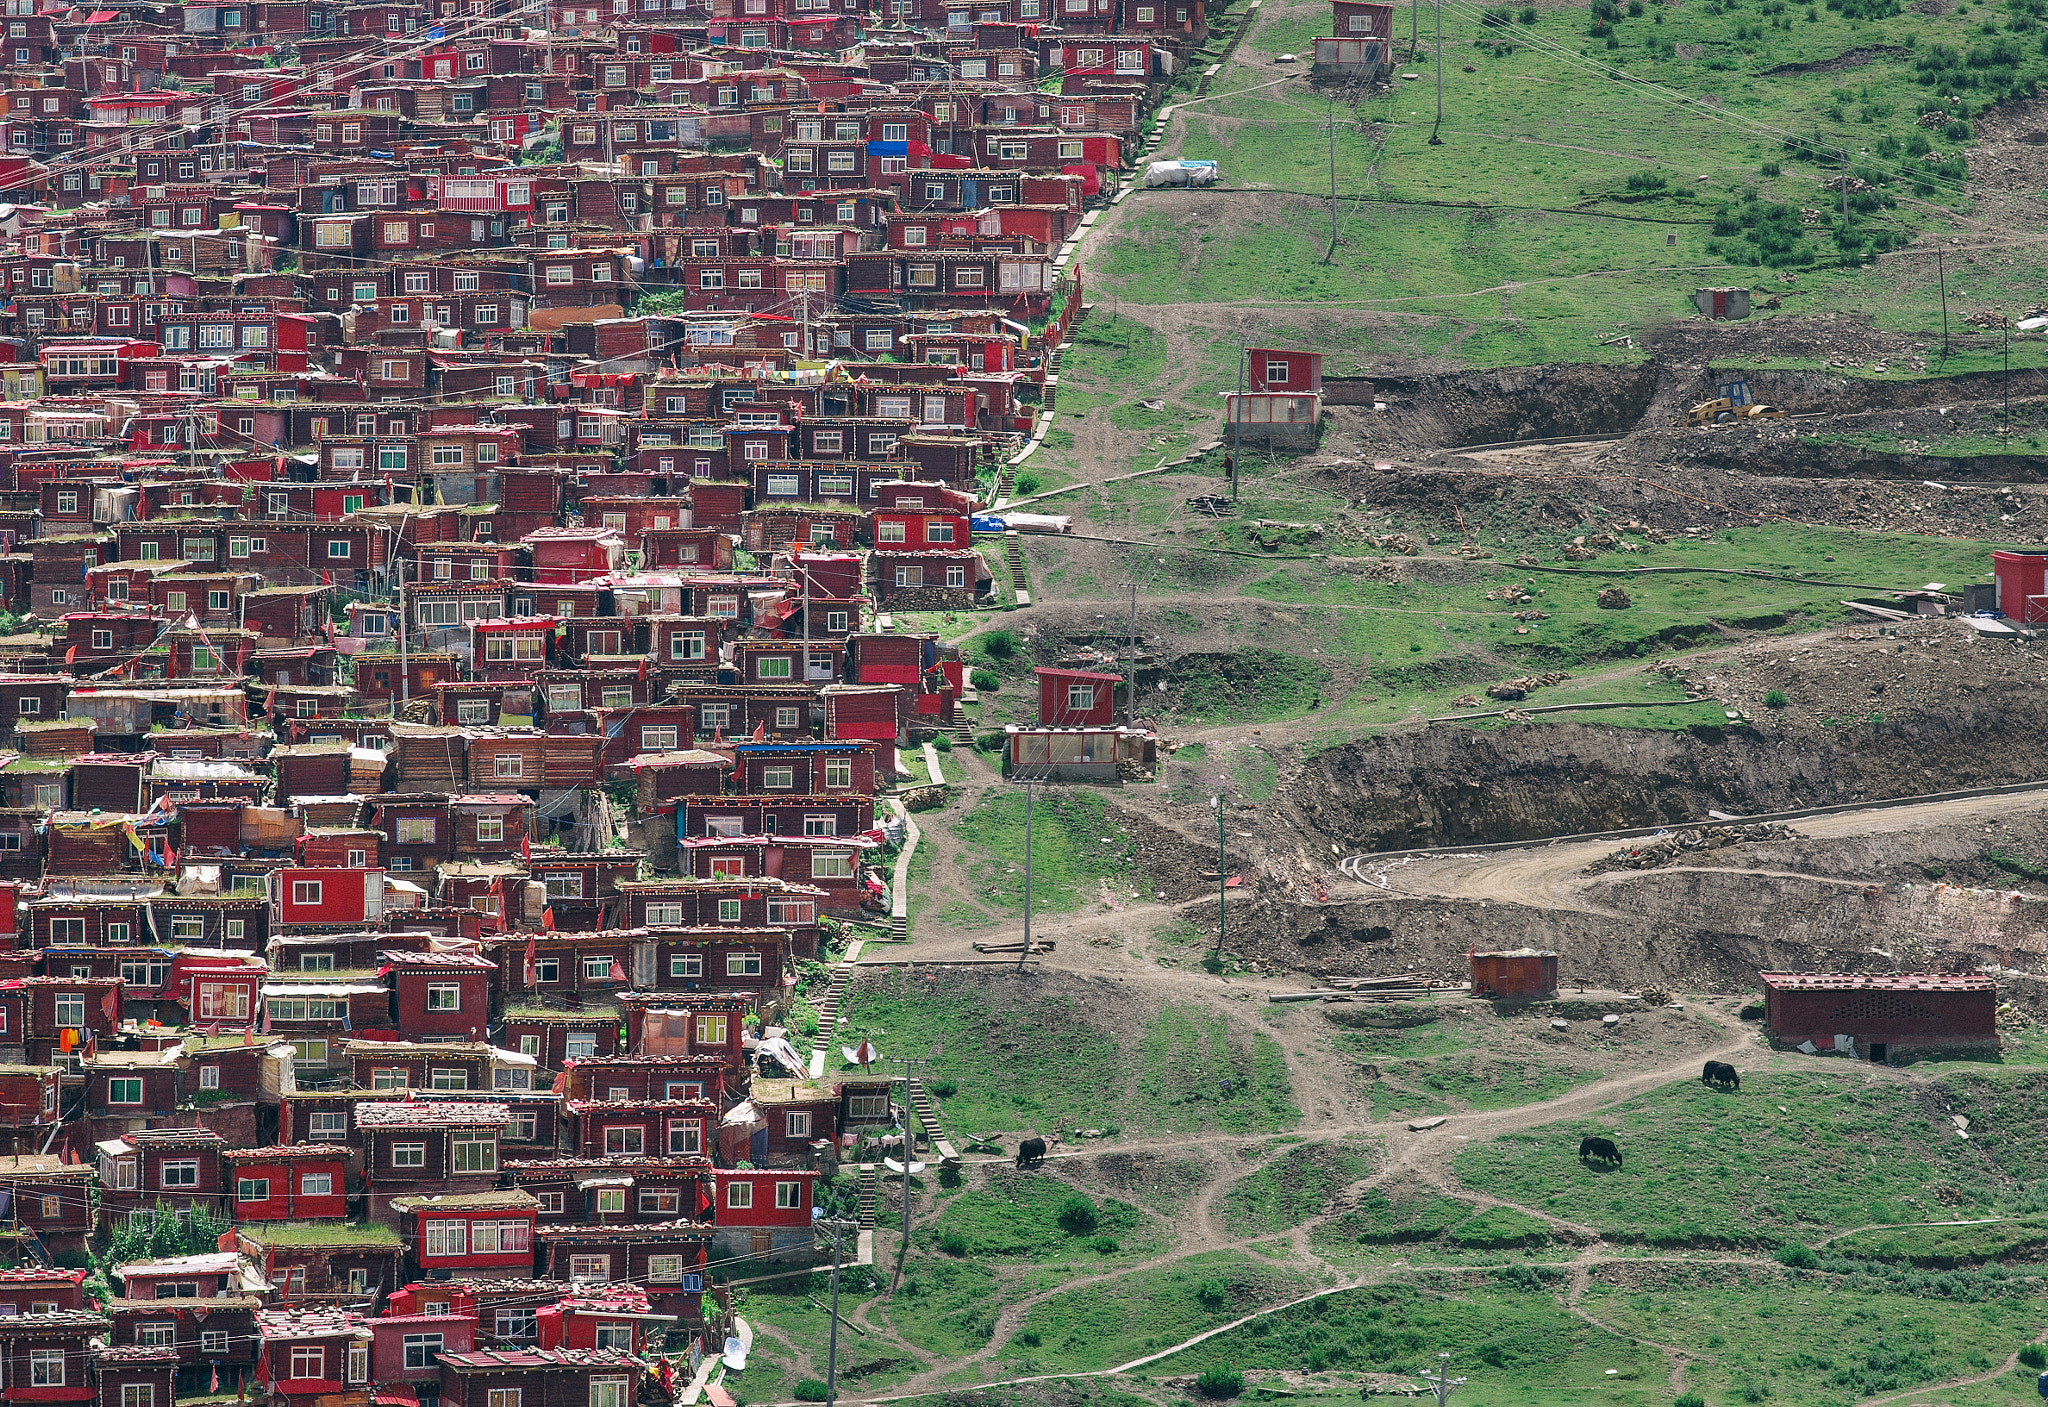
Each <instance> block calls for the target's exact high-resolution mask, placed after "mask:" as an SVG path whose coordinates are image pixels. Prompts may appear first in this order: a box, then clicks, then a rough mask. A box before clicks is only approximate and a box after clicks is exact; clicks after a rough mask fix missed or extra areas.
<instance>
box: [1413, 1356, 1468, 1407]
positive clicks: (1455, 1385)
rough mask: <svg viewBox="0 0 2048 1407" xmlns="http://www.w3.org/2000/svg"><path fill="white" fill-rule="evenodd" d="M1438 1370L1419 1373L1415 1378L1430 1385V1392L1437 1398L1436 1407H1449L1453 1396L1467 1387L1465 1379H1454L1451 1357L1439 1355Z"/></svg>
mask: <svg viewBox="0 0 2048 1407" xmlns="http://www.w3.org/2000/svg"><path fill="white" fill-rule="evenodd" d="M1436 1357H1437V1370H1436V1371H1435V1372H1434V1373H1417V1374H1416V1375H1415V1376H1416V1377H1418V1378H1421V1379H1422V1380H1423V1381H1424V1382H1426V1383H1428V1384H1429V1390H1430V1392H1431V1393H1433V1394H1435V1396H1436V1407H1449V1403H1450V1400H1451V1394H1452V1393H1454V1392H1456V1391H1457V1390H1458V1389H1459V1388H1461V1387H1463V1386H1464V1385H1465V1380H1464V1379H1463V1378H1454V1377H1452V1376H1451V1375H1450V1373H1451V1355H1450V1354H1448V1353H1439V1354H1438V1355H1437V1356H1436Z"/></svg>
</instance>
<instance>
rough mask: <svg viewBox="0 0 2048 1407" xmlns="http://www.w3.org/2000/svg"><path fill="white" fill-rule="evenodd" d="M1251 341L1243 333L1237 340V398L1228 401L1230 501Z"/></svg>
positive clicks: (1233, 495)
mask: <svg viewBox="0 0 2048 1407" xmlns="http://www.w3.org/2000/svg"><path fill="white" fill-rule="evenodd" d="M1250 346H1251V343H1250V342H1249V341H1248V340H1246V338H1245V336H1244V334H1242V333H1239V334H1238V340H1237V399H1236V400H1234V401H1232V402H1231V403H1230V501H1231V502H1232V503H1235V502H1237V459H1238V455H1239V454H1240V453H1242V452H1243V447H1244V360H1245V351H1246V349H1247V348H1248V347H1250Z"/></svg>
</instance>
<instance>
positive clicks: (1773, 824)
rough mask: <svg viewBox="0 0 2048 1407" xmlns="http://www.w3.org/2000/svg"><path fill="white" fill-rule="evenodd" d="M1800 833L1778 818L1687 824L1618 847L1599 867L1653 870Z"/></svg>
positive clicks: (1791, 838)
mask: <svg viewBox="0 0 2048 1407" xmlns="http://www.w3.org/2000/svg"><path fill="white" fill-rule="evenodd" d="M1797 839H1799V832H1797V831H1795V830H1793V829H1792V827H1790V826H1788V825H1785V824H1784V823H1783V822H1781V821H1753V822H1750V823H1748V824H1742V823H1738V822H1730V823H1729V824H1727V825H1718V826H1689V827H1687V828H1686V829H1684V830H1680V831H1669V832H1667V833H1665V834H1663V835H1660V836H1658V837H1657V838H1656V839H1654V840H1649V841H1634V842H1631V843H1630V844H1629V845H1627V846H1626V847H1624V848H1623V849H1620V850H1617V851H1615V852H1614V854H1613V855H1612V856H1611V857H1610V858H1609V860H1608V862H1607V863H1606V864H1604V865H1602V866H1601V868H1602V869H1619V870H1654V869H1658V868H1660V867H1661V866H1664V865H1669V864H1671V863H1673V862H1674V861H1677V860H1680V859H1683V858H1685V857H1686V856H1688V855H1697V854H1700V853H1703V852H1705V851H1708V850H1720V849H1723V848H1724V847H1726V846H1730V845H1748V844H1751V843H1753V842H1756V841H1760V840H1797Z"/></svg>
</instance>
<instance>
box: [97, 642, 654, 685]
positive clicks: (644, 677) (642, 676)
mask: <svg viewBox="0 0 2048 1407" xmlns="http://www.w3.org/2000/svg"><path fill="white" fill-rule="evenodd" d="M64 663H66V664H77V663H78V646H76V645H73V646H72V647H71V648H70V649H68V650H66V651H65V652H64ZM645 677H646V676H644V675H643V676H642V678H645Z"/></svg>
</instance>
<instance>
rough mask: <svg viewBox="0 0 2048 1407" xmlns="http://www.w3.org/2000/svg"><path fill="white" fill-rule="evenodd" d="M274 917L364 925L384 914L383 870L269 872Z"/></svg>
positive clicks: (294, 922)
mask: <svg viewBox="0 0 2048 1407" xmlns="http://www.w3.org/2000/svg"><path fill="white" fill-rule="evenodd" d="M267 880H268V885H269V895H270V911H271V921H272V923H273V924H275V925H277V926H280V927H283V926H307V927H323V928H324V927H348V928H361V927H363V926H364V925H365V924H369V923H375V922H376V921H377V920H379V919H381V918H382V917H383V916H384V871H382V870H372V869H360V870H352V869H310V868H307V869H301V868H295V867H292V866H285V867H282V868H279V869H275V870H272V871H271V872H270V874H269V875H268V876H267Z"/></svg>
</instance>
